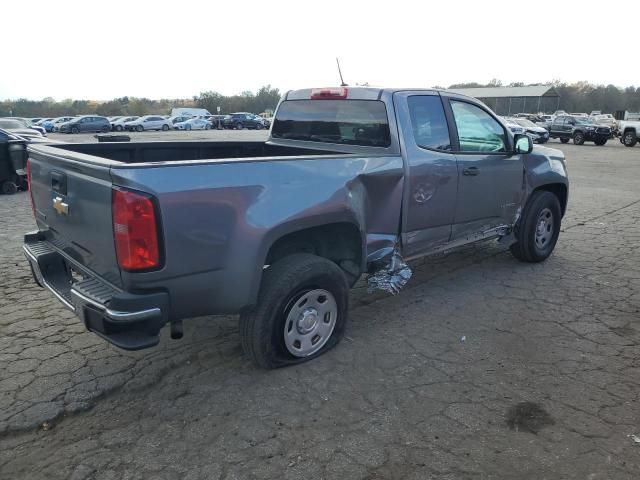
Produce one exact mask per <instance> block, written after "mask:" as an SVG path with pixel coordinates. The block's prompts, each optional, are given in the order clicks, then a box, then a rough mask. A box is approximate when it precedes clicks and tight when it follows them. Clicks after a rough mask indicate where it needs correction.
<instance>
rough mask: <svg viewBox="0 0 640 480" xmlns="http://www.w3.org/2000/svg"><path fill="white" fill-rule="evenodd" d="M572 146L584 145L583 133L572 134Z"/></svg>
mask: <svg viewBox="0 0 640 480" xmlns="http://www.w3.org/2000/svg"><path fill="white" fill-rule="evenodd" d="M573 144H574V145H584V133H582V132H576V133H574V134H573Z"/></svg>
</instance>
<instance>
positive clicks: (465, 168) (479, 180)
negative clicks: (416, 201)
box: [447, 96, 524, 241]
mask: <svg viewBox="0 0 640 480" xmlns="http://www.w3.org/2000/svg"><path fill="white" fill-rule="evenodd" d="M447 107H448V109H449V112H450V115H451V117H453V121H454V124H455V127H456V128H455V137H456V138H455V139H454V148H455V150H456V157H457V160H458V203H457V206H456V212H455V219H454V223H453V228H452V235H451V238H452V240H454V241H455V240H462V241H464V240H465V239H469V240H472V239H473V238H478V235H483V234H487V233H488V232H490V231H491V230H492V229H495V228H497V227H501V226H504V225H509V226H510V225H512V224H513V223H514V221H515V220H516V217H517V215H518V212H519V209H520V207H521V203H522V198H523V191H524V189H523V181H524V166H523V161H522V156H521V155H515V154H513V153H512V150H513V147H512V144H513V139H512V138H511V134H510V133H508V130H507V129H506V127H504V126H503V125H502V124H501V123H500V122H499V121H498V120H497V119H496V118H495V116H494V115H493V114H491V113H490V112H489V111H488V110H485V109H484V108H482V107H481V106H480V105H478V104H475V103H471V102H468V101H466V100H465V99H464V98H463V97H459V98H456V97H455V96H453V97H450V98H449V99H448V101H447Z"/></svg>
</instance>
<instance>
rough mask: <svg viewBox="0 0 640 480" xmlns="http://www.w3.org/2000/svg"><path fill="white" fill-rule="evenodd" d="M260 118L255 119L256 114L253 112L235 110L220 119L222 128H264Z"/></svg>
mask: <svg viewBox="0 0 640 480" xmlns="http://www.w3.org/2000/svg"><path fill="white" fill-rule="evenodd" d="M258 118H260V117H258ZM261 120H262V119H261ZM261 120H256V115H254V114H253V113H248V112H237V113H232V114H231V115H227V116H226V117H225V118H224V120H223V121H222V125H223V126H224V128H231V129H234V130H242V129H244V128H253V129H256V130H262V129H263V128H264V122H262V121H261Z"/></svg>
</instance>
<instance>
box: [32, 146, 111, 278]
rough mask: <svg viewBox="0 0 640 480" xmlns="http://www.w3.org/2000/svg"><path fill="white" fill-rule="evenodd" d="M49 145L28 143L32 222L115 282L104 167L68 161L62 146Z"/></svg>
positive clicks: (108, 177) (56, 243) (73, 256)
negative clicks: (33, 219)
mask: <svg viewBox="0 0 640 480" xmlns="http://www.w3.org/2000/svg"><path fill="white" fill-rule="evenodd" d="M42 150H46V153H45V152H43V151H42ZM55 150H57V149H52V148H50V147H47V148H43V149H39V148H38V147H30V148H29V168H30V174H31V185H30V187H31V195H32V198H33V207H34V214H35V217H36V222H37V224H38V227H39V229H40V230H41V231H43V232H44V235H45V238H46V239H47V240H48V241H49V242H51V244H53V246H55V247H56V248H57V249H58V250H60V251H61V252H63V253H65V254H66V255H67V256H68V257H70V258H71V259H73V260H75V261H76V262H78V263H80V264H81V265H83V266H84V267H86V268H87V269H89V270H91V271H93V272H94V273H96V274H97V275H98V276H100V277H102V278H103V279H104V280H107V281H108V282H111V283H112V284H114V285H118V286H120V285H121V279H120V270H119V268H118V262H117V259H116V252H115V244H114V238H113V221H112V218H111V195H112V189H111V175H110V168H109V166H108V165H101V164H100V163H99V162H97V163H92V162H83V161H79V160H74V159H72V158H69V157H68V155H69V154H68V152H66V151H63V150H58V151H59V152H60V154H58V153H55V154H52V153H50V152H51V151H55ZM83 157H84V156H83Z"/></svg>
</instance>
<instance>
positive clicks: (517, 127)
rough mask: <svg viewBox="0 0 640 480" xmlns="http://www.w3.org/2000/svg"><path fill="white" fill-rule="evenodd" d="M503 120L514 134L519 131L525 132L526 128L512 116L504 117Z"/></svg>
mask: <svg viewBox="0 0 640 480" xmlns="http://www.w3.org/2000/svg"><path fill="white" fill-rule="evenodd" d="M502 121H503V122H504V123H505V125H506V126H507V127H509V130H511V133H513V134H516V133H518V134H521V135H524V133H525V130H524V128H522V127H521V126H520V125H518V124H517V123H516V122H515V121H514V120H513V119H512V118H509V117H502Z"/></svg>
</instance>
